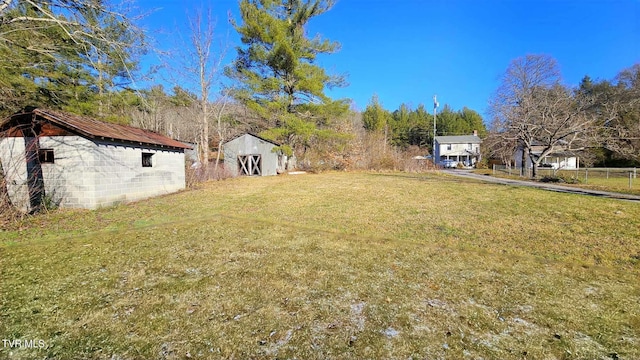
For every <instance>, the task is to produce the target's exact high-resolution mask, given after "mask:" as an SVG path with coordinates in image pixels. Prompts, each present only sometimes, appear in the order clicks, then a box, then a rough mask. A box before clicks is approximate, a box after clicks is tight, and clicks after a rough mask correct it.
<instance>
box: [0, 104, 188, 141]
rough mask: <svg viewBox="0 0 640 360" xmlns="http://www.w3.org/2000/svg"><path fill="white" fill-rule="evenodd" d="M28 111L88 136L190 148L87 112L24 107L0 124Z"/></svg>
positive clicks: (27, 117) (26, 115)
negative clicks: (82, 114) (77, 112)
mask: <svg viewBox="0 0 640 360" xmlns="http://www.w3.org/2000/svg"><path fill="white" fill-rule="evenodd" d="M31 115H36V116H39V117H41V118H43V119H45V120H46V121H49V122H51V123H53V124H55V125H56V126H59V127H61V128H63V129H65V130H68V131H70V132H72V133H76V134H78V135H80V136H82V137H86V138H88V139H93V140H116V141H124V142H129V143H134V144H140V145H152V146H160V147H169V148H174V149H190V148H191V147H189V146H188V145H185V144H184V143H182V142H180V141H177V140H173V139H171V138H169V137H166V136H164V135H161V134H158V133H156V132H153V131H150V130H144V129H140V128H136V127H133V126H127V125H119V124H111V123H106V122H103V121H99V120H95V119H92V118H89V117H86V116H80V115H75V114H70V113H66V112H62V111H55V110H50V109H43V108H35V109H25V110H24V111H22V112H19V113H16V114H13V115H11V116H10V117H9V118H7V119H5V120H4V121H2V123H0V126H3V125H6V124H7V123H9V122H11V121H14V120H15V121H18V122H20V123H26V122H32V121H33V117H32V116H31Z"/></svg>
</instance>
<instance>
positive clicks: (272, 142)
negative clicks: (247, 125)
mask: <svg viewBox="0 0 640 360" xmlns="http://www.w3.org/2000/svg"><path fill="white" fill-rule="evenodd" d="M243 136H252V137H254V138H256V139H260V140H262V141H265V142H268V143H270V144H273V145H275V146H280V145H281V144H278V143H277V142H274V141H271V140H268V139H265V138H263V137H261V136H258V135H256V134H254V133H249V132H248V133H244V134H242V135H238V136H236V137H234V138H233V139H231V140H229V141H227V143H230V142H232V141H234V140H237V139H239V138H241V137H243Z"/></svg>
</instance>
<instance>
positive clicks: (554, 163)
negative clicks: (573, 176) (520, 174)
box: [513, 145, 580, 170]
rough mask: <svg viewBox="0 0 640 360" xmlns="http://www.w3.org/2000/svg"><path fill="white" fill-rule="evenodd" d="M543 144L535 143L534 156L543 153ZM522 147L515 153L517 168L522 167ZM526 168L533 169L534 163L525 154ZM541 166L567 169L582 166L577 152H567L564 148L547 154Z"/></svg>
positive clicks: (532, 150)
mask: <svg viewBox="0 0 640 360" xmlns="http://www.w3.org/2000/svg"><path fill="white" fill-rule="evenodd" d="M542 151H543V146H537V145H534V146H532V147H531V153H532V154H533V155H534V157H536V158H537V157H539V156H540V154H542ZM522 152H523V149H522V147H518V148H517V149H516V152H515V153H514V155H513V160H514V164H515V166H516V168H522V167H523V166H522ZM524 159H525V168H526V169H531V168H532V167H533V163H532V162H531V158H530V157H529V156H528V155H526V154H525V157H524ZM540 166H541V167H546V168H552V169H565V170H575V169H577V168H578V167H579V166H580V159H579V158H578V156H576V154H574V153H572V152H567V151H564V150H558V151H554V152H552V153H550V154H548V155H547V156H545V157H544V158H543V159H542V161H541V162H540Z"/></svg>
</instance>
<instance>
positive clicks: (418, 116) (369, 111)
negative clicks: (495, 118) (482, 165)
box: [362, 95, 487, 151]
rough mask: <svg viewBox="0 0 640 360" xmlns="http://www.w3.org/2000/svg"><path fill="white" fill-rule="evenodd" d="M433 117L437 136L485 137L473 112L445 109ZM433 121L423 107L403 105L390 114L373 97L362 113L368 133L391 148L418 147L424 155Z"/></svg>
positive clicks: (445, 106) (447, 106)
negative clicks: (382, 137)
mask: <svg viewBox="0 0 640 360" xmlns="http://www.w3.org/2000/svg"><path fill="white" fill-rule="evenodd" d="M436 110H437V109H436ZM435 113H436V136H443V135H444V136H447V135H470V134H472V133H473V132H474V131H477V132H478V135H479V136H481V137H484V136H486V134H487V129H486V126H485V124H484V121H483V119H482V116H480V114H479V113H478V112H476V111H474V110H472V109H469V108H467V107H463V108H462V109H461V110H457V111H455V110H453V109H452V108H451V107H450V106H449V105H444V107H443V108H442V109H441V110H437V111H435ZM433 120H434V114H433V113H429V111H427V109H426V108H425V106H424V105H423V104H419V105H418V106H417V107H416V108H415V109H414V108H412V107H411V106H409V105H407V104H404V103H403V104H401V105H400V106H399V107H398V109H396V110H394V111H393V112H391V111H388V110H385V109H384V108H383V106H382V104H381V103H380V101H379V99H378V97H377V96H376V95H374V96H373V97H372V98H371V101H370V102H369V104H368V105H367V107H366V108H365V110H364V111H363V113H362V121H363V126H364V128H365V129H366V130H367V131H368V132H373V133H375V132H381V133H385V134H386V136H385V137H386V138H387V139H388V141H389V143H390V144H392V145H395V146H398V147H401V148H407V147H409V146H418V147H422V148H425V150H427V151H431V147H432V146H433V137H434V134H433Z"/></svg>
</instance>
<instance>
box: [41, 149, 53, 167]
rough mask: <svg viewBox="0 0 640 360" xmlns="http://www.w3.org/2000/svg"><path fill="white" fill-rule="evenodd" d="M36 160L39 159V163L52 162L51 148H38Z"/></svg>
mask: <svg viewBox="0 0 640 360" xmlns="http://www.w3.org/2000/svg"><path fill="white" fill-rule="evenodd" d="M38 160H39V161H40V164H53V162H54V158H53V149H40V150H38Z"/></svg>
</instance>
